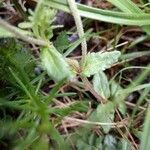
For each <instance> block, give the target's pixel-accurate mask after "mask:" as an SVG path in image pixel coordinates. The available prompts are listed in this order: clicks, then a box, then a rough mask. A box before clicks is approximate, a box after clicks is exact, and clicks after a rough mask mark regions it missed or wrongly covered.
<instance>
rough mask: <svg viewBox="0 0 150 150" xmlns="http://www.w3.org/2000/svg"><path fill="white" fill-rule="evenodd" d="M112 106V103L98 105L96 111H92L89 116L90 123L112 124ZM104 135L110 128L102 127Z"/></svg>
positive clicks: (113, 111) (113, 110)
mask: <svg viewBox="0 0 150 150" xmlns="http://www.w3.org/2000/svg"><path fill="white" fill-rule="evenodd" d="M114 113H115V109H114V104H113V103H112V102H110V101H109V102H107V103H106V104H100V105H99V106H98V107H97V109H96V111H94V112H93V113H92V114H91V116H90V120H91V121H96V122H98V121H99V122H103V123H112V122H113V120H114ZM102 128H103V130H104V132H105V133H108V132H109V130H110V129H111V126H109V125H107V126H102Z"/></svg>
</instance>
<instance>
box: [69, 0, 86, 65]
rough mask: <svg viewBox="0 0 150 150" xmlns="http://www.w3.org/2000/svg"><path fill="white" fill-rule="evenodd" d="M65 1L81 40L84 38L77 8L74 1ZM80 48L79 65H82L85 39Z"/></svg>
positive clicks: (84, 54) (84, 53)
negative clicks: (80, 58) (80, 57)
mask: <svg viewBox="0 0 150 150" xmlns="http://www.w3.org/2000/svg"><path fill="white" fill-rule="evenodd" d="M67 1H68V4H69V7H70V10H71V12H72V15H73V17H74V20H75V24H76V27H77V32H78V35H79V38H82V37H84V29H83V24H82V20H81V16H80V14H79V12H78V8H77V5H76V3H75V0H67ZM81 46H82V60H81V64H83V63H84V60H85V56H86V54H87V43H86V38H84V39H83V41H82V43H81Z"/></svg>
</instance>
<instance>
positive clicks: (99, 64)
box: [41, 45, 121, 81]
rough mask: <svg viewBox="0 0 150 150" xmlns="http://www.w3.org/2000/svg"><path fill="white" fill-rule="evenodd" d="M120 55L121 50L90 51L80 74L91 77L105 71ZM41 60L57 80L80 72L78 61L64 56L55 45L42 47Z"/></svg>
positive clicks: (50, 74) (49, 73) (51, 75)
mask: <svg viewBox="0 0 150 150" xmlns="http://www.w3.org/2000/svg"><path fill="white" fill-rule="evenodd" d="M120 55H121V53H120V52H119V51H112V52H104V53H102V52H98V53H95V52H93V53H88V54H87V55H86V57H85V61H84V63H83V67H82V71H81V72H80V75H82V76H85V77H90V76H91V75H94V74H96V73H98V72H99V71H104V70H105V69H107V68H110V67H111V66H112V65H113V64H114V63H116V62H117V61H118V58H119V56H120ZM41 61H42V66H43V68H44V69H45V70H46V71H47V73H48V75H49V76H50V77H51V78H52V79H54V80H55V81H60V80H63V79H64V78H67V79H70V78H72V77H74V76H75V75H76V74H77V73H79V72H78V71H77V70H78V68H80V67H79V64H78V62H77V61H75V60H71V59H67V58H64V57H63V56H62V55H61V54H60V53H59V52H58V51H57V50H56V48H55V47H54V46H53V45H50V46H49V47H45V48H43V49H42V52H41ZM73 66H75V67H73Z"/></svg>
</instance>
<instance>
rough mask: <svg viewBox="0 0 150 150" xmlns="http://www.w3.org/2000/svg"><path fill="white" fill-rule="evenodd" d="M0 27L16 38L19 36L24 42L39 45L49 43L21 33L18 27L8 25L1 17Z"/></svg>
mask: <svg viewBox="0 0 150 150" xmlns="http://www.w3.org/2000/svg"><path fill="white" fill-rule="evenodd" d="M0 27H1V28H3V29H5V30H7V31H9V32H10V33H12V34H13V35H15V36H16V37H17V38H19V39H21V40H23V41H25V42H28V43H31V44H36V45H41V46H47V45H48V44H49V42H47V41H43V40H39V39H35V38H33V37H29V36H27V35H25V34H23V33H21V32H20V31H19V29H18V28H16V27H14V26H12V25H10V24H9V23H7V22H6V21H4V20H3V19H1V18H0Z"/></svg>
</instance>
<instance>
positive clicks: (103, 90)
mask: <svg viewBox="0 0 150 150" xmlns="http://www.w3.org/2000/svg"><path fill="white" fill-rule="evenodd" d="M93 86H94V90H95V91H96V92H97V93H98V94H99V95H101V96H102V97H103V98H104V99H107V98H109V97H110V89H109V83H108V79H107V76H106V75H105V73H104V72H102V71H100V72H99V73H97V74H95V75H94V78H93Z"/></svg>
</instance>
